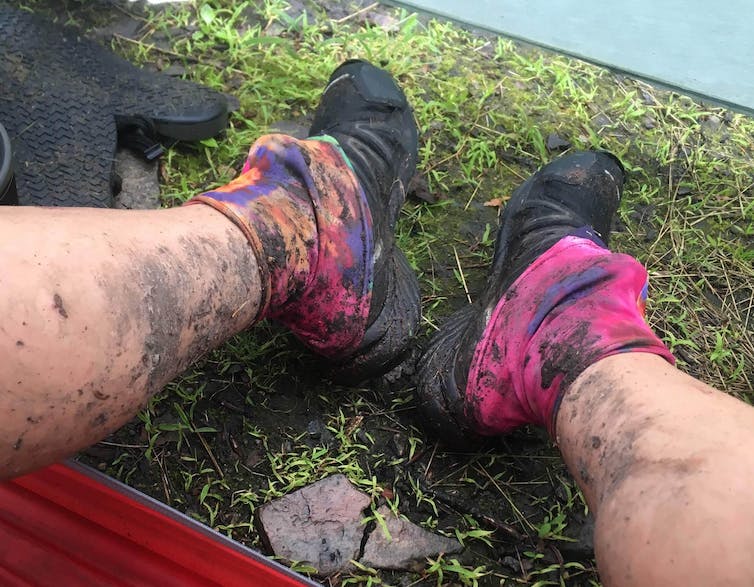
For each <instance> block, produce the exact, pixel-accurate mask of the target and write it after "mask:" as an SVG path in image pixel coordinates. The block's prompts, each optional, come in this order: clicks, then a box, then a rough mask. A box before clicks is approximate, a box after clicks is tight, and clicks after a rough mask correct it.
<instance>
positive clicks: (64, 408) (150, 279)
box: [0, 206, 260, 477]
mask: <svg viewBox="0 0 754 587" xmlns="http://www.w3.org/2000/svg"><path fill="white" fill-rule="evenodd" d="M0 223H1V224H2V234H3V239H2V241H1V242H0V259H1V260H2V266H3V269H2V272H0V292H2V294H1V295H0V316H2V323H0V333H2V334H1V335H0V356H2V362H1V363H0V386H2V392H1V393H0V414H3V426H2V429H1V430H0V477H10V476H14V475H17V474H19V473H22V472H24V471H28V470H30V469H33V468H35V467H38V466H41V465H44V464H47V463H49V462H52V461H55V460H57V459H59V458H61V457H63V456H66V455H69V454H71V453H73V452H74V451H76V450H78V449H80V448H83V447H85V446H87V445H89V444H91V443H93V442H95V441H97V440H98V439H100V438H102V437H103V436H104V435H106V434H107V433H109V432H111V431H113V430H115V429H116V428H118V427H119V426H121V425H122V424H123V423H125V422H126V421H127V420H128V419H130V418H131V417H133V415H134V414H135V413H136V412H137V411H138V410H139V409H140V408H141V407H143V406H144V404H145V402H146V400H147V399H148V398H149V397H150V396H151V395H152V394H153V393H154V392H156V391H157V390H159V389H160V388H161V387H162V386H163V385H165V384H166V383H167V382H168V381H170V379H171V378H173V377H175V376H176V375H177V374H179V373H180V372H181V371H183V370H184V369H185V368H186V367H187V366H188V365H189V364H190V363H191V362H192V361H194V360H195V359H196V358H198V357H199V356H200V355H202V354H203V353H204V352H206V351H207V350H209V349H210V348H213V347H215V346H217V345H218V344H220V343H221V342H222V341H223V340H225V339H227V338H228V337H230V336H231V335H233V334H234V333H236V332H238V331H240V330H241V329H243V328H244V327H245V326H247V325H248V324H249V323H250V322H251V320H252V319H253V318H254V316H255V315H256V314H257V311H258V308H259V303H260V300H259V298H260V286H259V273H258V268H257V262H256V260H255V257H254V255H253V252H252V249H251V247H250V246H249V244H248V242H247V240H246V238H245V237H244V235H243V234H242V233H241V231H239V230H238V228H236V227H235V226H234V225H233V224H232V223H231V222H230V221H229V220H228V219H227V218H225V217H224V216H223V215H222V214H220V213H218V212H216V211H215V210H213V209H211V208H210V207H208V206H189V207H186V208H176V209H171V210H158V211H146V212H139V211H116V210H95V209H41V208H6V209H3V210H2V212H1V213H0Z"/></svg>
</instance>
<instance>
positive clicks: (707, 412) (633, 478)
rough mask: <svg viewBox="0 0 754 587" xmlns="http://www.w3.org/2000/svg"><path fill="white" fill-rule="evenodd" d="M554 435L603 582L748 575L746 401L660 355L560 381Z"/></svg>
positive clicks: (750, 470)
mask: <svg viewBox="0 0 754 587" xmlns="http://www.w3.org/2000/svg"><path fill="white" fill-rule="evenodd" d="M557 435H558V443H559V445H560V448H561V450H562V453H563V457H564V459H565V461H566V462H567V464H568V467H569V469H570V470H571V472H572V473H573V475H574V477H575V478H576V480H577V481H578V483H579V485H580V486H581V488H582V489H583V491H584V494H585V496H586V498H587V501H588V503H589V506H590V507H591V508H592V510H593V512H594V514H595V518H596V531H595V550H596V556H597V563H598V566H599V570H600V575H601V578H602V580H603V582H604V584H605V585H607V586H613V585H679V586H680V585H683V586H686V587H687V586H692V585H700V586H702V585H751V584H754V557H752V555H751V552H752V550H753V549H754V498H752V486H754V452H753V451H752V446H754V410H752V409H751V407H750V406H747V405H745V404H744V403H743V402H740V401H738V400H736V399H735V398H733V397H730V396H728V395H726V394H724V393H722V392H719V391H717V390H715V389H713V388H711V387H709V386H707V385H705V384H703V383H701V382H699V381H697V380H695V379H693V378H692V377H689V376H688V375H686V374H684V373H682V372H680V371H678V370H677V369H675V368H674V367H672V366H671V365H669V364H668V363H667V362H665V361H664V360H662V359H660V358H659V357H657V356H652V355H648V354H643V353H631V354H621V355H615V356H612V357H608V358H606V359H603V360H601V361H599V362H597V363H595V364H594V365H592V366H591V367H589V368H588V369H587V370H586V371H584V372H583V373H582V374H581V375H580V376H579V377H578V379H576V381H575V382H574V383H573V385H572V386H571V387H570V388H569V389H568V390H567V391H566V393H565V396H564V398H563V401H562V404H561V408H560V410H559V412H558V416H557Z"/></svg>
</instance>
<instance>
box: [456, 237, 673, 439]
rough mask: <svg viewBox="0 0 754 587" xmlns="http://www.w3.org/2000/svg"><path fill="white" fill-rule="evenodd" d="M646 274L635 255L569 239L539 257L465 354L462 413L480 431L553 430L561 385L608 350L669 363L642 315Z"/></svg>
mask: <svg viewBox="0 0 754 587" xmlns="http://www.w3.org/2000/svg"><path fill="white" fill-rule="evenodd" d="M646 298H647V272H646V271H645V269H644V267H642V265H641V264H640V263H639V262H638V261H636V260H635V259H634V258H633V257H630V256H628V255H624V254H618V253H611V252H610V251H609V250H607V249H605V248H603V247H601V246H599V245H598V244H596V243H595V242H593V241H591V240H589V239H586V238H581V237H577V236H566V237H564V238H563V239H561V240H560V241H558V242H557V243H556V244H555V245H554V246H552V247H551V248H550V249H548V250H547V251H546V252H545V253H543V254H542V255H541V256H539V257H538V258H537V259H536V260H535V261H534V262H533V263H532V264H531V265H530V266H529V267H528V268H527V269H526V271H524V273H523V274H522V275H521V276H520V277H519V278H518V279H517V280H516V281H515V282H514V283H513V285H512V286H510V287H509V288H508V289H507V291H506V292H505V294H504V295H503V297H502V298H501V299H500V301H499V302H498V304H497V306H496V307H495V309H494V311H493V313H492V315H491V317H490V320H489V322H488V324H487V327H486V329H485V331H484V334H483V335H482V338H481V339H480V341H479V343H478V344H477V347H476V349H475V352H474V356H473V357H472V360H471V365H470V369H469V376H468V383H467V387H466V402H465V405H466V408H465V409H466V415H467V417H469V418H470V419H471V421H472V422H475V423H476V427H475V429H476V430H477V431H478V432H479V433H481V434H486V435H498V434H503V433H506V432H510V431H511V430H512V429H514V428H516V427H517V426H520V425H523V424H539V425H542V426H545V427H546V428H547V429H548V431H549V432H550V435H551V436H554V426H555V415H556V412H557V408H558V405H559V403H560V399H561V396H562V394H563V392H564V391H565V389H566V388H567V387H568V385H569V384H571V383H572V382H573V381H574V380H575V379H576V377H578V375H579V374H580V373H581V372H582V371H584V369H586V368H587V367H589V366H590V365H592V364H593V363H595V362H596V361H599V360H600V359H603V358H605V357H609V356H610V355H615V354H617V353H625V352H645V353H653V354H656V355H660V356H661V357H663V358H664V359H665V360H667V361H668V362H670V363H671V364H672V363H674V358H673V355H672V354H671V353H670V351H669V350H668V349H667V348H666V347H665V345H664V344H663V343H662V341H661V340H660V339H659V338H658V337H657V335H655V334H654V332H652V330H651V329H650V328H649V326H648V325H647V323H646V322H645V321H644V306H645V302H646Z"/></svg>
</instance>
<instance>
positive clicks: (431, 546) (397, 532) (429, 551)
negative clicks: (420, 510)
mask: <svg viewBox="0 0 754 587" xmlns="http://www.w3.org/2000/svg"><path fill="white" fill-rule="evenodd" d="M377 512H378V513H379V514H381V515H382V517H383V518H385V525H386V526H387V529H388V531H389V532H390V537H389V538H388V537H387V536H386V535H385V532H384V531H383V530H382V528H381V526H380V525H379V524H377V527H376V528H375V529H374V530H373V531H372V533H371V534H370V535H369V538H368V539H367V543H366V546H365V547H364V555H363V556H362V557H361V559H360V561H359V562H360V563H361V564H363V565H366V566H368V567H374V568H378V569H393V570H411V569H413V568H414V567H417V566H419V567H421V566H423V565H424V562H425V559H426V558H427V557H432V558H434V557H436V556H437V555H438V554H440V553H444V554H454V553H457V552H459V551H460V550H461V549H462V548H463V546H461V544H460V543H459V542H458V541H457V540H454V539H453V538H447V537H446V536H440V535H438V534H432V533H431V532H427V531H426V530H425V529H423V528H421V527H420V526H417V525H416V524H413V523H411V522H409V521H407V520H404V519H402V518H399V517H398V516H396V515H395V514H393V513H392V512H391V511H390V509H389V508H388V507H387V506H382V507H380V508H379V509H378V510H377Z"/></svg>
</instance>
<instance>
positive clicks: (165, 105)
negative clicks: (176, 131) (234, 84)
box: [0, 1, 227, 207]
mask: <svg viewBox="0 0 754 587" xmlns="http://www.w3.org/2000/svg"><path fill="white" fill-rule="evenodd" d="M116 114H118V115H128V116H142V117H145V118H148V119H151V120H153V121H156V122H159V121H167V122H168V123H169V122H172V121H175V122H176V123H178V124H180V123H182V122H183V123H185V124H184V126H186V125H187V126H189V127H191V125H192V124H194V123H197V129H198V128H200V127H201V123H202V122H205V121H213V122H212V123H211V124H210V126H211V127H212V128H210V129H209V131H208V128H207V125H205V126H204V127H203V129H202V131H201V132H205V133H208V134H207V136H211V135H213V134H216V133H217V132H219V131H220V130H222V128H224V127H225V125H226V121H227V100H226V98H225V96H224V95H223V94H221V93H219V92H215V91H214V90H210V89H209V88H205V87H203V86H200V85H198V84H194V83H192V82H188V81H185V80H180V79H174V78H170V77H168V76H164V75H162V74H159V73H154V72H151V71H147V70H144V69H141V68H138V67H136V66H134V65H133V64H131V63H129V62H128V61H126V60H124V59H122V58H120V57H118V56H116V55H115V54H113V53H112V52H111V51H109V50H108V49H105V48H103V47H102V46H101V45H99V44H97V43H95V42H94V41H91V40H89V39H86V38H84V37H83V36H82V35H81V33H79V32H78V31H76V30H75V29H72V28H68V27H61V26H58V25H55V24H53V23H50V22H47V21H46V20H44V19H42V18H39V17H37V16H35V15H33V14H30V13H28V12H26V11H22V10H19V9H17V8H14V7H11V6H8V5H7V4H4V3H3V2H2V1H0V122H2V124H3V125H4V126H5V127H6V129H7V131H8V134H9V135H10V137H11V141H12V144H13V151H14V168H15V174H16V181H17V186H18V193H19V200H20V202H21V203H22V204H34V205H46V206H96V207H109V206H111V205H112V201H113V193H112V179H113V162H114V155H115V148H116V143H117V130H116V125H115V118H114V116H115V115H116ZM195 138H196V139H201V138H207V137H206V136H196V137H195Z"/></svg>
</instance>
